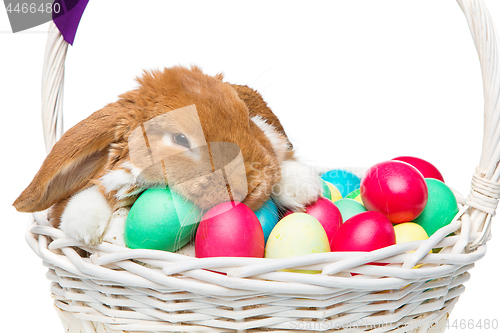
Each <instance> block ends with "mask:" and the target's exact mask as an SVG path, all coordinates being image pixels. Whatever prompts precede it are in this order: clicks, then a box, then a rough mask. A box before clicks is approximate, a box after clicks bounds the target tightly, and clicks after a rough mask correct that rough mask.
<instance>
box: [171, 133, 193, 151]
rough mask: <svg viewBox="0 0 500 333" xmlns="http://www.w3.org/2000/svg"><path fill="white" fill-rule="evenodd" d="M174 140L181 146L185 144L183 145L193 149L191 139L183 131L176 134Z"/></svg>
mask: <svg viewBox="0 0 500 333" xmlns="http://www.w3.org/2000/svg"><path fill="white" fill-rule="evenodd" d="M174 142H175V143H177V144H178V145H179V146H183V147H186V148H188V149H191V145H190V144H189V140H188V139H187V138H186V136H185V135H184V134H182V133H177V134H174Z"/></svg>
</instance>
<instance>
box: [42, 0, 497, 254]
mask: <svg viewBox="0 0 500 333" xmlns="http://www.w3.org/2000/svg"><path fill="white" fill-rule="evenodd" d="M457 2H458V4H459V6H460V8H461V9H462V11H463V12H464V14H465V17H466V18H467V22H468V24H469V28H470V31H471V34H472V38H473V40H474V43H475V45H476V49H477V52H478V55H479V61H480V64H481V72H482V78H483V89H484V134H483V145H482V152H481V159H480V161H479V166H478V167H477V169H476V172H475V173H474V176H473V179H472V189H471V192H470V194H469V197H468V198H467V200H466V204H467V205H468V206H469V207H470V216H471V219H472V230H471V231H472V232H474V231H482V232H483V237H482V238H481V239H480V240H479V241H478V242H477V244H473V245H474V246H479V245H481V244H483V243H484V242H486V240H488V239H489V237H490V223H491V217H492V216H493V215H494V213H495V210H496V207H497V203H498V198H500V184H499V183H498V180H499V178H500V167H499V163H498V162H499V161H500V145H499V142H500V103H499V96H500V78H499V73H498V70H499V68H498V41H497V34H496V31H495V27H494V25H493V21H492V19H491V16H490V13H489V12H488V9H487V8H486V5H485V3H484V1H483V0H457ZM67 50H68V43H67V42H66V41H65V40H64V38H63V36H62V35H61V33H60V32H59V30H58V29H57V27H56V26H55V24H54V23H53V22H51V23H50V26H49V34H48V38H47V44H46V51H45V59H44V64H43V76H42V122H43V133H44V137H45V148H46V151H47V153H48V152H49V151H50V150H51V149H52V146H53V145H54V144H55V143H56V141H57V140H58V139H59V138H60V137H61V135H62V133H63V110H62V103H63V92H64V63H65V60H66V53H67Z"/></svg>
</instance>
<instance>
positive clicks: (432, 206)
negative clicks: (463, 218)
mask: <svg viewBox="0 0 500 333" xmlns="http://www.w3.org/2000/svg"><path fill="white" fill-rule="evenodd" d="M425 182H426V183H427V191H428V193H429V195H428V199H427V204H426V205H425V208H424V211H423V212H422V213H421V214H420V215H419V216H418V217H417V218H416V219H415V220H413V222H415V223H418V224H420V226H421V227H422V228H424V230H425V231H426V232H427V234H428V235H429V237H430V236H431V235H432V234H434V233H435V232H436V231H437V230H438V229H440V228H442V227H444V226H445V225H448V224H450V222H451V221H452V220H453V218H454V217H455V215H456V214H457V213H458V203H457V199H456V198H455V195H454V194H453V192H452V191H451V190H450V188H449V187H448V186H446V184H445V183H443V182H442V181H440V180H437V179H434V178H425Z"/></svg>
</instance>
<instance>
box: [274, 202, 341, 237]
mask: <svg viewBox="0 0 500 333" xmlns="http://www.w3.org/2000/svg"><path fill="white" fill-rule="evenodd" d="M292 213H293V212H292V211H291V210H288V211H286V213H285V214H284V215H283V217H285V216H288V215H290V214H292ZM305 213H306V214H309V215H311V216H312V217H315V218H316V220H318V221H319V223H321V225H322V226H323V229H325V232H326V236H327V237H328V241H331V240H332V237H333V234H335V232H336V231H337V229H338V228H339V227H340V225H341V224H342V214H341V213H340V210H339V209H338V208H337V206H335V204H334V203H333V202H332V201H331V200H330V199H327V198H324V197H319V198H318V200H317V201H316V202H315V203H313V204H312V205H309V206H307V207H306V211H305Z"/></svg>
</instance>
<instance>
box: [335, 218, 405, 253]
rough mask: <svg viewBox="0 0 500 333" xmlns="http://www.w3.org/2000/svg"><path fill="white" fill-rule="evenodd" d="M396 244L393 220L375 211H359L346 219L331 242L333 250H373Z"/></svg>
mask: <svg viewBox="0 0 500 333" xmlns="http://www.w3.org/2000/svg"><path fill="white" fill-rule="evenodd" d="M394 244H396V234H395V232H394V227H393V226H392V223H391V221H390V220H389V219H388V218H387V217H386V216H385V215H383V214H381V213H378V212H373V211H367V212H363V213H359V214H356V215H354V216H353V217H351V218H350V219H348V220H347V221H345V222H344V223H343V224H342V225H341V226H340V227H339V229H338V230H337V232H336V233H335V235H333V239H332V241H331V242H330V249H331V251H332V252H333V251H373V250H377V249H380V248H383V247H386V246H390V245H394Z"/></svg>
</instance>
